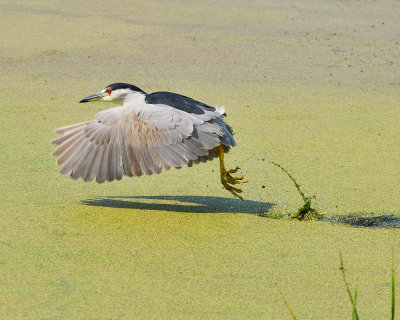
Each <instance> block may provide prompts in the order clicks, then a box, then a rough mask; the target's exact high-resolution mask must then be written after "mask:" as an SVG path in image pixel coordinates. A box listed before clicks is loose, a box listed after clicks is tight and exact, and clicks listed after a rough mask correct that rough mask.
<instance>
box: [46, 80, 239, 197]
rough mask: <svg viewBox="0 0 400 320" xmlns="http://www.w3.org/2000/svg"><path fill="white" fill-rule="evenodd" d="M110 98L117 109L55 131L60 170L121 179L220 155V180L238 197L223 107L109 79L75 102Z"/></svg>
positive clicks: (231, 141)
mask: <svg viewBox="0 0 400 320" xmlns="http://www.w3.org/2000/svg"><path fill="white" fill-rule="evenodd" d="M90 101H112V102H116V103H118V104H120V105H121V106H118V107H116V108H111V109H107V110H104V111H101V112H100V113H98V114H97V115H96V119H95V120H90V121H86V122H82V123H78V124H74V125H71V126H67V127H63V128H60V129H57V130H56V131H55V132H56V133H58V134H59V135H60V136H59V137H58V138H56V139H54V140H52V143H53V144H56V145H59V148H58V149H57V150H55V151H54V152H53V154H54V155H55V156H59V158H58V161H57V164H59V165H62V167H61V169H60V173H62V174H70V175H71V177H72V178H73V179H79V178H82V179H83V180H85V181H91V180H93V179H94V178H96V181H97V182H99V183H101V182H104V181H106V180H107V181H113V180H114V179H117V180H120V179H122V177H123V176H128V177H132V176H141V175H142V174H147V175H151V174H153V173H160V172H161V169H164V170H169V168H171V167H175V168H181V167H183V166H188V167H190V166H192V164H193V163H199V162H206V161H207V160H212V159H213V158H216V157H219V160H220V172H221V182H222V184H223V186H224V187H225V189H227V190H228V191H230V192H231V193H232V194H233V195H235V196H236V197H238V198H240V199H242V197H241V196H240V195H239V193H241V192H242V190H240V189H239V188H236V187H234V186H233V185H236V184H240V183H245V182H246V181H245V180H243V178H242V177H233V176H232V175H231V174H233V173H235V172H237V171H238V169H239V168H236V169H233V170H226V169H225V165H224V153H226V152H228V151H229V149H230V147H233V146H235V145H236V142H235V139H234V138H233V136H232V129H231V127H230V126H229V125H227V124H226V123H225V122H224V121H223V119H222V117H223V116H224V115H225V109H224V108H223V107H222V108H218V107H217V108H213V107H210V106H208V105H206V104H204V103H202V102H199V101H196V100H193V99H191V98H188V97H185V96H182V95H179V94H176V93H171V92H154V93H151V94H147V93H145V92H144V91H143V90H141V89H139V88H138V87H136V86H134V85H131V84H127V83H113V84H111V85H109V86H107V87H106V88H105V89H104V90H102V91H100V92H98V93H96V94H93V95H91V96H88V97H86V98H85V99H82V100H81V101H80V102H90Z"/></svg>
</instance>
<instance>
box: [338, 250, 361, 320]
mask: <svg viewBox="0 0 400 320" xmlns="http://www.w3.org/2000/svg"><path fill="white" fill-rule="evenodd" d="M339 257H340V270H341V271H342V276H343V281H344V284H345V286H346V290H347V294H348V295H349V298H350V301H351V305H352V306H353V311H352V319H353V320H360V318H359V316H358V312H357V286H356V287H355V289H354V298H353V295H352V294H351V291H350V288H349V284H348V282H347V280H346V273H345V269H344V264H343V256H342V253H341V252H339Z"/></svg>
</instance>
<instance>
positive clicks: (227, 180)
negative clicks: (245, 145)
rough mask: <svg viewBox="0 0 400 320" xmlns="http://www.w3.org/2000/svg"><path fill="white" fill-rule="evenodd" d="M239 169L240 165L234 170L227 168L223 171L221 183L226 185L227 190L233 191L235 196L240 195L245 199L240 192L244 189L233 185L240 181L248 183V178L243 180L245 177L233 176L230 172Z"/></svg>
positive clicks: (240, 197)
mask: <svg viewBox="0 0 400 320" xmlns="http://www.w3.org/2000/svg"><path fill="white" fill-rule="evenodd" d="M238 170H239V167H237V168H236V169H233V170H227V171H225V170H224V171H223V172H221V183H222V185H223V186H224V188H225V189H226V190H228V191H229V192H230V193H232V194H233V195H234V196H235V197H238V198H239V199H241V200H243V197H242V196H240V195H239V193H242V190H241V189H239V188H235V187H234V186H232V185H233V184H240V183H246V182H247V181H246V180H243V177H232V176H231V175H230V173H235V172H237V171H238Z"/></svg>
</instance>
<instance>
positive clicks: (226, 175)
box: [214, 145, 247, 200]
mask: <svg viewBox="0 0 400 320" xmlns="http://www.w3.org/2000/svg"><path fill="white" fill-rule="evenodd" d="M214 150H215V152H216V153H217V155H218V157H219V164H220V173H221V183H222V185H223V186H224V188H225V189H226V190H228V191H229V192H230V193H232V194H233V195H234V196H235V197H238V198H239V199H241V200H243V198H242V197H241V196H240V195H239V193H242V190H240V189H239V188H235V187H234V186H233V185H234V184H240V183H246V182H247V181H246V180H243V177H233V176H231V174H232V173H236V172H237V171H238V170H239V169H240V168H239V167H236V168H235V169H232V170H226V169H225V164H224V147H223V146H222V145H219V146H218V147H216V148H215V149H214Z"/></svg>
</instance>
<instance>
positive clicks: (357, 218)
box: [319, 213, 400, 229]
mask: <svg viewBox="0 0 400 320" xmlns="http://www.w3.org/2000/svg"><path fill="white" fill-rule="evenodd" d="M319 220H322V221H329V222H332V223H342V224H346V225H349V226H352V227H357V228H370V229H400V218H399V217H396V216H394V215H392V214H382V215H379V216H378V215H373V213H368V214H347V215H340V216H339V215H338V216H332V217H321V218H320V219H319Z"/></svg>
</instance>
